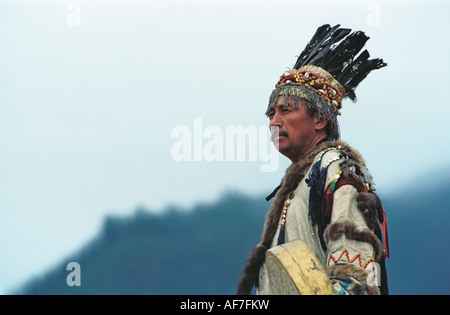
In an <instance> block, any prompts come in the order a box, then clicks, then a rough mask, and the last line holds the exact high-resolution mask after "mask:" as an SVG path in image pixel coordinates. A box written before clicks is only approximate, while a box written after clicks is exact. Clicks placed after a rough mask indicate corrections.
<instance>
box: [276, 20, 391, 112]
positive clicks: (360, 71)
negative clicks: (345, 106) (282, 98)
mask: <svg viewBox="0 0 450 315" xmlns="http://www.w3.org/2000/svg"><path fill="white" fill-rule="evenodd" d="M339 27H340V25H336V26H334V27H331V26H330V25H328V24H325V25H322V26H321V27H319V28H318V29H317V31H316V33H315V34H314V36H313V37H312V39H311V41H310V42H309V43H308V44H307V45H306V47H305V49H304V50H303V52H302V53H301V54H300V56H299V57H298V59H297V62H296V63H295V65H294V67H293V68H292V69H291V70H289V71H287V72H286V73H284V74H283V75H282V76H281V77H280V80H279V81H278V83H277V84H276V88H280V87H283V88H282V89H279V92H278V95H292V96H297V97H300V98H303V99H309V100H316V99H317V95H318V96H320V97H321V99H322V100H323V101H325V102H326V103H327V104H328V105H329V106H331V108H332V109H333V112H334V114H335V115H340V109H341V108H342V100H343V99H344V98H346V97H349V98H350V99H351V100H353V101H356V95H355V89H356V87H357V86H358V84H359V83H360V82H361V81H363V80H364V79H365V78H366V77H367V75H368V74H369V73H370V72H371V71H372V70H376V69H380V68H382V67H385V66H387V64H386V63H384V62H383V60H382V59H369V57H370V55H369V52H368V51H367V50H364V51H363V52H361V53H360V54H359V55H358V53H359V52H360V51H361V50H362V48H363V47H364V45H365V44H366V42H367V41H368V40H369V37H368V36H366V35H365V34H364V32H361V31H356V32H353V33H352V32H351V29H346V28H339ZM311 92H313V93H311ZM321 103H322V102H321ZM272 106H273V104H272ZM270 107H271V104H269V108H270Z"/></svg>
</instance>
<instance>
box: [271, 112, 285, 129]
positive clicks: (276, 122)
mask: <svg viewBox="0 0 450 315" xmlns="http://www.w3.org/2000/svg"><path fill="white" fill-rule="evenodd" d="M282 126H283V120H282V119H281V117H280V115H279V114H278V112H275V113H274V115H273V117H272V119H271V120H270V123H269V128H270V130H272V128H273V127H282Z"/></svg>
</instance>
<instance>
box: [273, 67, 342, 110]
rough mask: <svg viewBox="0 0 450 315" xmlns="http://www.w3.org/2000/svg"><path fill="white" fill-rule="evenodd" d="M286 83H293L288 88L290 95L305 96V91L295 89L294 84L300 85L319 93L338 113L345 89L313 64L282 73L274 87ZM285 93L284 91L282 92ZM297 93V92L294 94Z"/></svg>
mask: <svg viewBox="0 0 450 315" xmlns="http://www.w3.org/2000/svg"><path fill="white" fill-rule="evenodd" d="M287 84H291V85H293V87H292V90H291V88H289V89H288V93H289V94H290V95H300V96H302V97H303V96H305V97H307V95H306V93H304V92H302V91H301V90H300V89H295V85H301V86H304V87H305V88H307V89H309V90H311V91H313V92H316V93H317V94H319V95H320V96H321V97H322V98H323V99H324V100H326V101H327V103H328V104H329V105H330V106H331V107H332V108H333V110H334V112H335V114H336V115H340V114H341V113H340V111H339V110H340V109H341V108H342V99H343V98H344V95H345V90H344V88H343V87H342V85H341V84H340V83H339V82H338V81H337V80H336V79H335V78H333V76H332V75H331V74H330V73H328V72H327V71H325V70H324V69H322V68H320V67H316V66H313V65H307V66H303V67H301V68H300V69H298V70H297V69H292V70H289V71H288V72H286V73H285V74H283V75H282V76H281V78H280V80H279V81H278V83H277V84H276V87H277V88H278V87H280V86H284V85H287ZM284 93H286V92H284ZM296 93H297V94H296Z"/></svg>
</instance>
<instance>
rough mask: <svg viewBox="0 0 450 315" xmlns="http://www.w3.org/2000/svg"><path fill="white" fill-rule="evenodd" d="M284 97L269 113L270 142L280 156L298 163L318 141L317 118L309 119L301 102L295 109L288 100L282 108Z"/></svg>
mask: <svg viewBox="0 0 450 315" xmlns="http://www.w3.org/2000/svg"><path fill="white" fill-rule="evenodd" d="M283 100H284V96H280V97H279V98H278V102H277V105H275V106H274V108H273V109H272V110H271V111H270V112H269V119H270V124H269V127H270V132H271V134H272V141H273V142H274V144H275V146H276V147H277V149H278V151H280V153H281V154H283V155H284V156H286V157H287V158H289V159H290V160H291V161H292V162H298V161H299V160H300V159H301V158H303V157H304V155H305V154H306V153H307V152H308V151H309V150H310V149H311V148H312V147H313V146H314V145H315V144H316V143H317V142H318V141H319V140H317V130H316V126H317V121H318V120H317V118H316V116H314V117H310V116H309V115H308V113H307V105H306V104H305V103H304V102H303V101H302V102H301V105H300V108H298V109H296V108H295V107H293V106H292V103H291V100H289V106H288V107H284V106H283V105H282V104H283Z"/></svg>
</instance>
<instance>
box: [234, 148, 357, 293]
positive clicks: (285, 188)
mask: <svg viewBox="0 0 450 315" xmlns="http://www.w3.org/2000/svg"><path fill="white" fill-rule="evenodd" d="M333 147H336V148H339V150H340V151H341V152H342V153H343V154H344V155H345V156H347V157H348V158H349V159H352V160H353V161H355V163H356V167H357V168H359V169H362V167H361V165H363V164H364V160H363V159H362V157H361V155H360V154H359V153H358V152H357V151H356V150H354V149H352V148H350V146H349V145H348V144H346V143H344V142H341V141H329V142H322V143H320V144H318V145H317V146H316V147H315V148H313V149H312V150H311V151H310V152H309V153H308V154H307V155H306V156H305V158H303V159H302V160H301V161H299V162H297V163H293V164H291V165H290V166H289V168H288V169H287V171H286V175H285V176H284V178H283V181H282V183H281V187H280V189H279V190H278V192H277V194H276V195H275V200H274V202H273V204H272V206H271V208H270V210H269V212H268V213H267V216H266V222H265V225H264V232H263V234H262V236H261V241H260V243H259V244H258V245H257V246H256V248H255V249H253V251H252V252H251V253H250V255H249V258H248V260H247V265H246V266H245V268H244V270H243V272H242V276H241V278H240V280H239V283H238V290H237V293H236V294H250V293H251V290H252V288H253V286H258V278H259V269H260V268H261V266H262V265H263V263H264V261H265V256H266V252H267V250H268V249H270V247H271V244H272V241H273V238H274V237H275V233H276V231H277V228H278V222H279V220H280V216H281V211H282V209H283V203H284V201H285V200H286V198H287V197H288V195H289V193H290V192H292V191H294V190H295V189H296V188H297V186H298V184H299V183H300V182H301V181H302V180H303V179H304V178H305V176H306V175H307V174H306V173H307V171H308V170H309V169H310V167H311V165H312V164H313V162H314V160H315V158H316V156H317V155H318V154H319V153H321V152H322V151H324V150H326V149H328V148H333Z"/></svg>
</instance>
